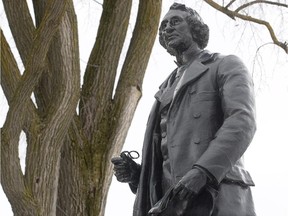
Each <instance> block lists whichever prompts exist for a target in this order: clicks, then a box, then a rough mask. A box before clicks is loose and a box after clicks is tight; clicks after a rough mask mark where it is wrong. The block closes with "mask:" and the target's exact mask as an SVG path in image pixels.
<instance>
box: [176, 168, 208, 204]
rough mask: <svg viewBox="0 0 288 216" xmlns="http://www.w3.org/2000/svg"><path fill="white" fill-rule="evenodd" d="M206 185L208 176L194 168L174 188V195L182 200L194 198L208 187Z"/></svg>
mask: <svg viewBox="0 0 288 216" xmlns="http://www.w3.org/2000/svg"><path fill="white" fill-rule="evenodd" d="M206 183H207V176H206V174H205V173H204V172H202V171H200V170H198V169H196V168H193V169H191V170H190V171H189V172H187V173H186V174H185V175H184V176H183V177H182V179H181V180H180V181H179V182H178V183H177V185H176V186H175V188H174V194H177V196H178V197H179V199H180V200H183V199H190V198H193V197H194V196H196V195H197V194H198V193H199V191H200V190H201V189H202V188H203V187H204V186H205V185H206Z"/></svg>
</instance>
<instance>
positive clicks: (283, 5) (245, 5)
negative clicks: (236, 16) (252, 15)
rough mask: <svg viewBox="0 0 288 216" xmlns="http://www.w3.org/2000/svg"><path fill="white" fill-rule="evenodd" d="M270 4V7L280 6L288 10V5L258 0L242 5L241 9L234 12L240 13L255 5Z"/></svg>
mask: <svg viewBox="0 0 288 216" xmlns="http://www.w3.org/2000/svg"><path fill="white" fill-rule="evenodd" d="M261 3H262V4H270V5H276V6H279V7H286V8H288V5H287V4H283V3H280V2H272V1H261V0H257V1H251V2H249V3H246V4H243V5H241V6H240V7H238V8H237V9H236V10H234V12H236V13H238V12H239V11H241V10H243V9H244V8H246V7H249V6H252V5H254V4H261Z"/></svg>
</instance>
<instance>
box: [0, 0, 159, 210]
mask: <svg viewBox="0 0 288 216" xmlns="http://www.w3.org/2000/svg"><path fill="white" fill-rule="evenodd" d="M3 5H4V9H5V13H6V16H7V19H8V22H9V26H10V30H11V32H12V35H13V38H14V41H15V44H16V46H17V49H18V52H19V54H20V57H21V60H22V62H23V64H24V67H25V71H24V73H23V75H21V74H20V71H19V69H18V66H17V64H16V61H15V58H14V56H13V54H12V52H11V50H10V47H9V44H8V43H7V41H6V39H5V36H4V35H3V32H2V31H1V50H2V55H1V70H2V74H1V78H2V88H3V91H4V93H5V96H6V98H7V101H8V103H9V111H8V114H7V117H6V121H5V123H4V125H3V128H2V131H1V136H2V137H1V138H2V142H1V171H2V173H1V183H2V187H3V190H4V192H5V194H6V195H7V198H8V200H9V202H10V203H11V206H12V209H13V212H14V215H16V216H17V215H19V216H25V215H27V216H28V215H30V216H31V215H35V216H36V215H41V216H42V215H65V216H66V215H73V216H74V215H75V216H76V215H81V216H83V215H90V216H92V215H95V216H96V215H97V216H100V215H104V209H105V201H106V196H107V192H108V188H109V185H110V182H111V176H112V170H111V165H110V158H111V155H112V154H119V152H120V150H121V148H122V146H123V143H124V139H125V136H126V134H127V131H128V128H129V126H130V123H131V120H132V117H133V114H134V111H135V109H136V106H137V104H138V101H139V99H140V97H141V86H142V81H143V77H144V73H145V69H146V66H147V63H148V59H149V56H150V53H151V49H152V46H153V44H154V40H155V37H156V33H157V28H158V22H159V18H160V12H161V0H148V1H146V0H140V2H139V10H138V17H137V21H136V24H135V28H134V32H133V36H132V38H131V42H130V46H129V49H128V52H127V54H126V59H125V62H124V64H123V67H122V70H121V74H120V78H119V81H118V83H115V78H116V72H117V67H118V64H119V58H120V54H121V51H122V47H123V44H124V40H125V37H126V32H127V27H128V24H129V18H130V12H131V5H132V0H105V1H104V2H103V11H102V16H101V20H100V24H99V28H98V32H97V37H96V42H95V44H94V47H93V49H92V52H91V55H90V58H89V61H88V66H87V68H86V70H85V75H84V81H83V85H82V88H80V63H79V47H78V33H77V20H76V15H75V12H74V6H73V1H72V0H49V1H46V0H40V1H39V0H34V1H33V7H34V11H35V14H34V15H33V16H35V20H36V26H34V24H33V19H32V14H31V13H30V12H29V9H28V6H27V2H26V1H25V0H3ZM114 85H116V90H115V94H113V90H114ZM32 93H34V96H35V99H36V103H34V102H33V101H32V100H31V94H32ZM78 103H79V112H78V113H77V112H76V108H77V105H78ZM22 130H23V131H24V132H25V134H26V137H27V154H26V167H25V173H24V174H23V173H22V171H21V167H20V161H19V158H18V146H19V135H20V132H21V131H22Z"/></svg>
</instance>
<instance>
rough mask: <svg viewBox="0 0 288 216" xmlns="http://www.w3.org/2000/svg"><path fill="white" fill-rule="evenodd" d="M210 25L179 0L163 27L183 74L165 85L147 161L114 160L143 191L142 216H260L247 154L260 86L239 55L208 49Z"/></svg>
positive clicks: (118, 171) (139, 195)
mask: <svg viewBox="0 0 288 216" xmlns="http://www.w3.org/2000/svg"><path fill="white" fill-rule="evenodd" d="M208 39H209V28H208V26H207V25H206V24H205V23H204V22H203V20H202V19H201V17H200V16H199V14H198V13H197V12H196V11H195V10H193V9H191V8H187V7H186V6H185V5H182V4H177V3H174V4H173V5H172V6H171V8H170V10H169V11H168V13H167V14H166V15H165V17H164V18H163V21H162V22H161V25H160V28H159V40H160V44H161V45H162V46H163V47H164V48H165V49H166V50H167V51H168V52H169V53H170V54H171V55H173V56H175V57H176V61H177V69H175V70H174V71H173V72H172V73H171V74H170V76H169V77H168V78H167V79H166V80H165V81H164V82H163V84H162V85H161V86H160V88H159V91H158V92H157V93H156V95H155V98H156V101H155V103H154V105H153V107H152V110H151V114H150V118H149V121H148V124H147V129H146V133H145V138H144V143H143V151H142V163H141V165H139V164H136V163H135V162H134V161H133V160H132V159H131V158H130V157H129V155H127V154H122V155H121V157H115V158H112V163H113V164H114V171H115V175H116V177H117V179H118V180H119V181H120V182H127V183H129V185H130V188H131V190H132V192H134V193H136V200H135V204H134V211H133V215H134V216H147V215H158V216H168V215H171V216H192V215H193V216H210V215H212V216H255V215H256V214H255V210H254V204H253V199H252V195H251V190H250V186H254V183H253V181H252V179H251V177H250V175H249V173H248V172H247V171H246V170H245V169H244V165H243V157H242V156H243V154H244V152H245V151H246V149H247V147H248V146H249V144H250V142H251V140H252V138H253V136H254V133H255V130H256V124H255V107H254V105H255V104H254V93H253V82H252V79H251V77H250V76H249V73H248V71H247V68H246V67H245V66H244V64H243V63H242V62H241V60H240V59H239V58H238V57H236V56H233V55H229V56H223V55H220V54H218V53H210V52H209V51H207V50H204V48H205V47H206V46H207V43H208Z"/></svg>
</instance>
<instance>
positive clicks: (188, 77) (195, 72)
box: [174, 59, 208, 97]
mask: <svg viewBox="0 0 288 216" xmlns="http://www.w3.org/2000/svg"><path fill="white" fill-rule="evenodd" d="M207 71H208V67H207V66H206V65H204V64H202V63H201V60H200V59H197V60H195V61H194V62H193V63H192V64H191V65H190V66H189V67H188V68H187V69H186V70H185V71H184V73H183V75H182V77H181V78H180V80H179V82H178V84H177V86H176V89H175V91H174V97H175V96H176V95H177V93H178V92H179V90H181V89H182V88H183V87H184V86H186V85H187V84H188V83H192V82H194V81H196V80H197V79H199V78H200V77H201V76H202V75H203V74H204V73H206V72H207Z"/></svg>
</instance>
